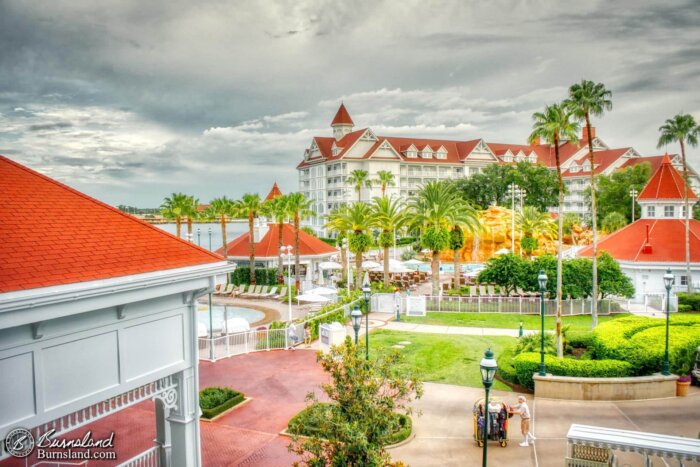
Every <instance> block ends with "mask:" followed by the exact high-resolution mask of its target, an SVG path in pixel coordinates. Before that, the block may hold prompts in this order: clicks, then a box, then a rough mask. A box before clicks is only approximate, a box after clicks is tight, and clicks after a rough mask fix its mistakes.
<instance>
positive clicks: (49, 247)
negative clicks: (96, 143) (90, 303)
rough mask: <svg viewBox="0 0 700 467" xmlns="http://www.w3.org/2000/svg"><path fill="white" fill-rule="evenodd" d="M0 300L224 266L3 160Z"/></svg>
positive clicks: (154, 229) (0, 163) (183, 243)
mask: <svg viewBox="0 0 700 467" xmlns="http://www.w3.org/2000/svg"><path fill="white" fill-rule="evenodd" d="M0 193H2V199H3V201H2V203H1V204H0V239H1V240H0V293H5V292H12V291H16V290H24V289H33V288H38V287H50V286H56V285H63V284H73V283H77V282H86V281H93V280H101V279H107V278H114V277H121V276H129V275H133V274H141V273H147V272H154V271H160V270H165V269H176V268H182V267H187V266H195V265H201V264H206V263H216V262H220V261H222V258H221V257H219V256H218V255H215V254H214V253H211V252H209V251H207V250H205V249H203V248H199V247H198V246H196V245H195V244H193V243H190V242H186V241H184V240H181V239H179V238H177V237H175V236H174V235H170V234H169V233H167V232H165V231H164V230H162V229H159V228H158V227H154V226H152V225H150V224H147V223H145V222H143V221H141V220H139V219H136V218H135V217H132V216H130V215H128V214H126V213H124V212H121V211H119V210H118V209H115V208H113V207H111V206H108V205H106V204H104V203H102V202H100V201H97V200H96V199H94V198H91V197H89V196H87V195H85V194H83V193H80V192H79V191H76V190H74V189H72V188H70V187H68V186H66V185H63V184H62V183H59V182H57V181H55V180H52V179H50V178H48V177H46V176H44V175H42V174H40V173H38V172H35V171H33V170H31V169H29V168H27V167H24V166H22V165H20V164H18V163H16V162H13V161H11V160H10V159H7V158H5V157H3V156H0Z"/></svg>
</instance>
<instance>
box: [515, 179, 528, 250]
mask: <svg viewBox="0 0 700 467" xmlns="http://www.w3.org/2000/svg"><path fill="white" fill-rule="evenodd" d="M526 194H527V192H526V191H525V190H524V189H523V188H520V189H519V190H518V193H517V196H518V197H519V198H520V213H521V214H522V212H523V201H524V200H525V195H526ZM522 238H523V227H522V224H521V226H520V241H522ZM520 256H521V257H522V256H523V249H522V247H521V248H520Z"/></svg>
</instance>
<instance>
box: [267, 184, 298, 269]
mask: <svg viewBox="0 0 700 467" xmlns="http://www.w3.org/2000/svg"><path fill="white" fill-rule="evenodd" d="M287 199H288V197H287V195H280V196H275V197H274V198H272V199H270V200H268V201H265V203H264V204H263V209H262V213H263V215H265V216H269V217H271V218H273V219H274V220H275V224H276V225H277V280H278V281H279V282H280V283H282V282H283V281H284V264H283V261H282V231H283V228H284V221H285V219H288V218H289V217H291V214H290V212H289V208H288V206H287Z"/></svg>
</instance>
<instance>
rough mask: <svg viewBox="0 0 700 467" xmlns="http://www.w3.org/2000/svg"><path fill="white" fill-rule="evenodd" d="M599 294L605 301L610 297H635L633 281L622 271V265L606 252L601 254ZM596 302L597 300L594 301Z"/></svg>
mask: <svg viewBox="0 0 700 467" xmlns="http://www.w3.org/2000/svg"><path fill="white" fill-rule="evenodd" d="M598 260H599V263H600V264H599V272H600V274H599V277H598V293H599V295H600V298H601V299H603V298H605V297H608V296H610V295H616V296H618V297H626V298H630V297H632V296H634V286H633V285H632V280H631V279H630V278H629V277H627V276H626V275H625V274H624V273H623V272H622V269H620V264H619V263H618V262H617V261H615V259H614V258H613V257H612V256H610V254H609V253H608V252H606V251H603V252H602V253H601V254H600V257H599V258H598ZM594 301H595V300H594Z"/></svg>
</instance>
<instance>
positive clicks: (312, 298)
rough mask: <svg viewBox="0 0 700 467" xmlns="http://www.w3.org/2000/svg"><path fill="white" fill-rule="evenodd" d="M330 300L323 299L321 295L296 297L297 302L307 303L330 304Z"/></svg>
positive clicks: (308, 294)
mask: <svg viewBox="0 0 700 467" xmlns="http://www.w3.org/2000/svg"><path fill="white" fill-rule="evenodd" d="M330 301H331V299H330V298H328V297H324V296H323V295H314V294H310V293H306V294H303V295H297V302H309V303H325V302H330Z"/></svg>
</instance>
